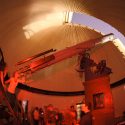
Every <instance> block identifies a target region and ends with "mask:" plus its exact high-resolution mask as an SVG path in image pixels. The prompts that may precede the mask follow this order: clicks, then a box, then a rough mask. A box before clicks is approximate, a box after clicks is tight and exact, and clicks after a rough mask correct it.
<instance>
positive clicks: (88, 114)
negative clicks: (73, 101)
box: [80, 104, 92, 125]
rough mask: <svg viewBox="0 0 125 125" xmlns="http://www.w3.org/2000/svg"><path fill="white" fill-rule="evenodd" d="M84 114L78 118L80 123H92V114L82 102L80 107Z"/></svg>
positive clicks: (83, 124)
mask: <svg viewBox="0 0 125 125" xmlns="http://www.w3.org/2000/svg"><path fill="white" fill-rule="evenodd" d="M81 110H82V111H83V112H84V113H85V114H84V115H83V116H82V117H81V119H80V125H92V115H91V112H90V109H89V108H88V106H87V105H86V104H82V109H81Z"/></svg>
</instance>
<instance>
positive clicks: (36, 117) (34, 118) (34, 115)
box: [33, 107, 40, 125]
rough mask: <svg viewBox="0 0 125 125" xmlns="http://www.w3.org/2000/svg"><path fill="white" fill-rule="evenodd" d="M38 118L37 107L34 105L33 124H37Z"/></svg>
mask: <svg viewBox="0 0 125 125" xmlns="http://www.w3.org/2000/svg"><path fill="white" fill-rule="evenodd" d="M39 118H40V114H39V108H38V107H35V110H34V112H33V121H34V125H39Z"/></svg>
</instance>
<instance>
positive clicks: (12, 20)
mask: <svg viewBox="0 0 125 125" xmlns="http://www.w3.org/2000/svg"><path fill="white" fill-rule="evenodd" d="M65 11H73V12H78V13H87V14H89V15H92V16H95V17H97V18H99V19H101V20H103V21H105V22H107V23H109V24H111V25H112V26H113V27H115V28H117V29H118V30H119V31H120V32H121V33H122V34H125V27H124V23H125V22H124V20H125V17H124V16H123V15H124V12H125V1H124V0H120V1H118V0H108V1H107V2H105V1H102V0H93V1H90V0H35V1H34V0H18V1H17V0H13V1H11V2H10V1H9V0H2V1H0V15H1V17H0V22H1V24H0V47H1V48H2V50H3V52H4V56H5V60H6V62H7V63H8V66H9V70H10V71H14V70H15V66H14V65H15V63H16V62H17V61H20V60H22V59H24V58H27V57H29V56H32V55H34V54H37V53H39V52H41V51H45V50H48V49H51V48H54V49H57V50H60V49H64V48H65V47H69V46H71V45H75V44H77V43H79V42H81V41H86V40H89V39H93V38H97V37H99V36H101V34H100V33H98V32H96V31H94V30H91V29H88V28H87V27H85V26H81V25H74V24H64V22H63V21H64V18H63V14H64V12H65ZM39 23H40V25H39ZM26 34H28V38H27V37H26ZM72 60H74V61H72ZM75 62H76V60H75V58H73V59H70V60H66V61H64V62H63V63H60V64H56V65H55V66H52V67H51V68H50V69H51V70H48V71H49V72H48V71H46V70H45V71H44V72H43V71H41V72H39V73H36V76H34V77H37V78H38V77H39V78H41V75H42V76H44V77H46V74H47V75H51V74H54V72H55V73H56V72H57V70H60V72H61V70H62V69H63V68H65V67H66V66H69V65H70V64H71V65H72V66H73V65H74V64H75ZM55 67H57V68H55ZM70 69H71V70H72V68H71V67H70ZM63 72H67V70H66V71H65V70H64V71H63ZM60 74H62V73H60ZM72 75H75V74H72ZM60 78H62V79H63V78H64V77H62V76H61V75H60ZM78 79H79V78H78ZM78 79H77V80H78ZM51 80H52V79H51ZM51 80H50V81H51ZM45 81H46V80H45ZM74 81H75V80H74ZM78 81H79V83H80V82H81V81H80V80H78ZM46 82H47V81H46ZM58 82H60V83H61V82H62V83H63V84H64V82H63V80H62V81H58ZM48 83H49V82H48ZM69 88H70V87H69ZM74 89H75V87H74Z"/></svg>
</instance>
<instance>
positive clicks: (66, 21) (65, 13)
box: [63, 11, 73, 24]
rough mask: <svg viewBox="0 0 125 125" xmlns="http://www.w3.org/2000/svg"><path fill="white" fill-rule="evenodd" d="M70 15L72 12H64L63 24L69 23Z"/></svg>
mask: <svg viewBox="0 0 125 125" xmlns="http://www.w3.org/2000/svg"><path fill="white" fill-rule="evenodd" d="M72 16H73V12H68V11H66V12H64V19H63V24H65V23H71V21H72Z"/></svg>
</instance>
